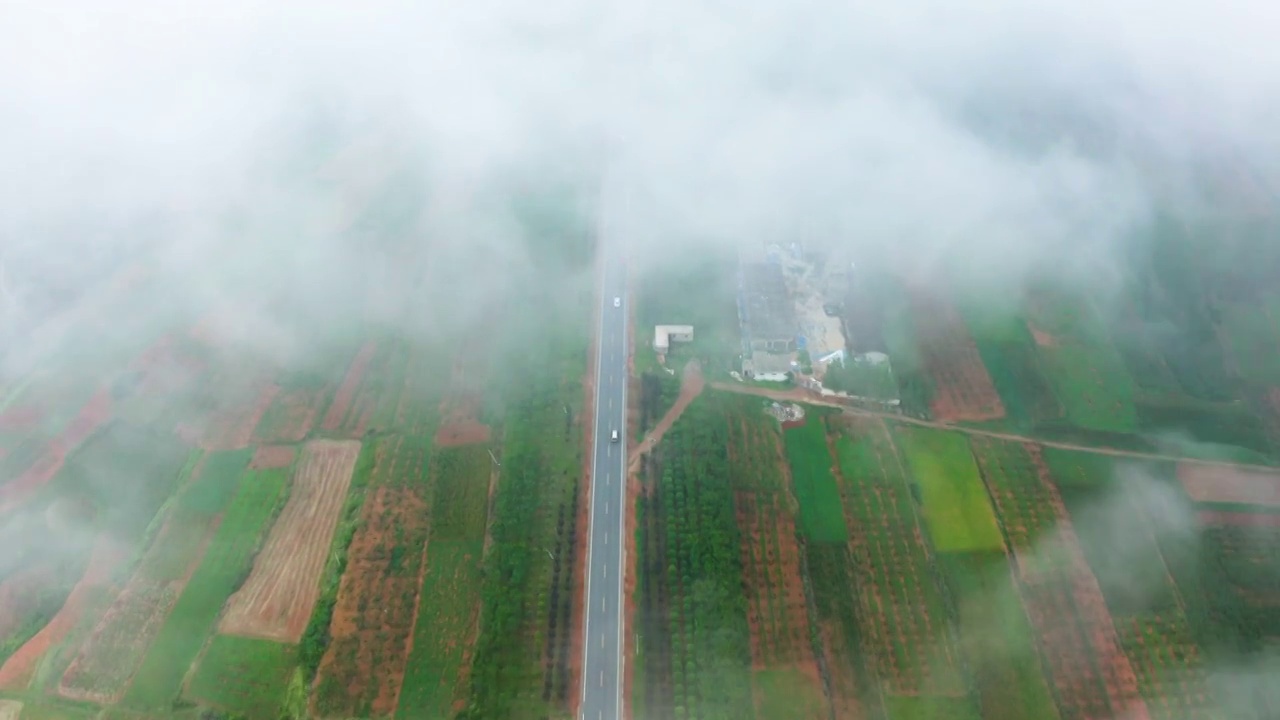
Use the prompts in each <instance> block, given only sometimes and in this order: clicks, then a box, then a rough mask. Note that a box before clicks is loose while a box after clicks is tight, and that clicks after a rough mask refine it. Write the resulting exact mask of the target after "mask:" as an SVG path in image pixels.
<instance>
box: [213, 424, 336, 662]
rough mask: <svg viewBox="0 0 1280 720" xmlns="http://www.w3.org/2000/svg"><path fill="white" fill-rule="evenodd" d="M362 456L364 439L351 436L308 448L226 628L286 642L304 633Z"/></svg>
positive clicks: (232, 601)
mask: <svg viewBox="0 0 1280 720" xmlns="http://www.w3.org/2000/svg"><path fill="white" fill-rule="evenodd" d="M359 456H360V443H359V442H356V441H351V440H339V441H334V440H314V441H312V442H310V443H308V444H307V446H306V447H305V448H304V449H303V452H302V458H301V459H300V460H299V461H298V467H297V469H296V471H295V472H294V476H293V487H292V489H291V491H290V493H289V501H288V503H286V504H285V507H284V510H283V511H282V512H281V513H280V517H279V518H278V519H277V520H276V523H275V525H273V526H272V528H271V534H270V535H269V536H268V538H267V541H266V543H265V544H264V545H263V548H262V551H261V552H260V553H259V554H258V556H257V557H256V559H255V560H254V565H253V572H251V573H250V574H249V578H248V579H247V580H245V583H244V586H243V587H241V588H240V589H239V590H237V591H236V593H235V594H234V595H233V596H232V597H231V599H230V600H229V601H228V604H227V611H226V614H225V615H224V616H223V619H222V623H221V625H220V630H221V631H222V632H224V633H228V634H231V635H248V636H250V637H262V638H267V639H272V640H279V641H282V642H297V641H298V640H299V639H300V638H301V637H302V632H303V630H305V629H306V625H307V619H308V618H309V617H311V610H312V608H313V606H314V605H315V602H316V591H317V586H318V578H319V576H320V571H321V570H322V569H323V568H324V562H325V552H326V550H327V549H328V548H329V541H330V539H332V537H333V530H334V523H335V522H337V519H338V513H339V512H340V511H341V509H342V502H343V497H344V496H345V495H346V492H347V487H348V486H349V485H350V484H351V476H352V472H353V471H354V470H355V467H356V460H357V459H358V458H359Z"/></svg>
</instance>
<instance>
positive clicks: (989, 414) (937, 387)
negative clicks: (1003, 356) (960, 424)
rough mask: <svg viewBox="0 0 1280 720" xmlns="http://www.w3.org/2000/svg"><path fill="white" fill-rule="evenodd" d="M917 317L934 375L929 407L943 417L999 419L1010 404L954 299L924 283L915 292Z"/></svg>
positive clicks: (926, 358) (918, 331)
mask: <svg viewBox="0 0 1280 720" xmlns="http://www.w3.org/2000/svg"><path fill="white" fill-rule="evenodd" d="M911 311H912V318H913V319H914V321H915V324H916V338H917V339H918V341H919V343H920V352H921V354H922V355H923V356H924V364H925V367H926V368H927V369H928V370H929V375H930V376H931V377H932V378H933V382H934V394H933V400H932V401H931V402H930V404H929V410H930V412H931V413H932V414H933V416H934V418H936V419H937V420H940V421H942V422H951V421H956V420H994V419H996V418H1002V417H1004V404H1003V403H1002V402H1000V395H999V394H998V393H997V392H996V388H995V385H994V384H992V382H991V376H990V375H988V374H987V368H986V365H984V364H983V362H982V356H981V355H979V354H978V346H977V345H976V344H974V342H973V338H972V337H971V336H970V335H969V330H968V328H966V327H965V324H964V319H963V318H961V317H960V315H959V313H957V312H956V310H955V308H954V307H952V305H951V303H949V302H947V301H945V300H944V299H942V298H941V297H939V296H938V295H936V294H935V293H932V292H930V291H928V290H925V289H923V288H916V289H913V290H912V291H911Z"/></svg>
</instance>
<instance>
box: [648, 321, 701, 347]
mask: <svg viewBox="0 0 1280 720" xmlns="http://www.w3.org/2000/svg"><path fill="white" fill-rule="evenodd" d="M672 335H677V336H684V337H687V338H691V337H693V326H692V325H654V326H653V347H654V348H657V349H661V348H666V347H670V345H671V336H672ZM677 339H678V338H677Z"/></svg>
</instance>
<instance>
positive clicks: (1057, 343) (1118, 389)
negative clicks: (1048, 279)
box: [1028, 293, 1138, 433]
mask: <svg viewBox="0 0 1280 720" xmlns="http://www.w3.org/2000/svg"><path fill="white" fill-rule="evenodd" d="M1028 322H1029V326H1030V328H1031V333H1032V335H1033V336H1034V337H1035V340H1036V346H1037V347H1036V350H1037V353H1038V354H1039V356H1040V358H1041V362H1042V367H1044V370H1045V376H1046V377H1047V378H1048V379H1049V382H1050V383H1051V384H1052V386H1053V388H1054V393H1055V394H1056V395H1057V398H1058V401H1059V402H1061V403H1062V406H1063V408H1064V409H1065V411H1066V417H1067V419H1068V420H1069V421H1070V422H1072V423H1073V424H1075V425H1076V426H1078V427H1081V428H1084V429H1087V430H1098V431H1105V432H1118V433H1123V432H1132V431H1133V430H1134V429H1136V428H1137V425H1138V417H1137V411H1136V409H1135V407H1134V387H1133V379H1132V378H1131V377H1130V375H1129V371H1128V368H1126V367H1125V364H1124V361H1123V359H1121V357H1120V354H1119V352H1118V351H1117V350H1116V348H1115V346H1114V345H1113V344H1112V342H1111V339H1110V338H1109V337H1108V335H1107V333H1106V332H1105V328H1104V327H1103V326H1102V324H1101V319H1100V318H1099V317H1098V316H1097V311H1096V310H1095V308H1094V307H1093V306H1092V304H1090V303H1089V302H1088V300H1087V299H1085V298H1082V297H1077V298H1067V297H1059V296H1058V295H1057V294H1054V293H1046V294H1044V295H1043V296H1042V297H1040V298H1037V301H1036V302H1033V303H1031V305H1030V313H1029V320H1028Z"/></svg>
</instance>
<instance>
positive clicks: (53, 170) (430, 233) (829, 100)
mask: <svg viewBox="0 0 1280 720" xmlns="http://www.w3.org/2000/svg"><path fill="white" fill-rule="evenodd" d="M1153 12H1157V14H1158V15H1159V18H1160V21H1159V22H1158V23H1155V22H1152V13H1153ZM1272 12H1273V11H1272V10H1270V9H1269V8H1267V7H1266V6H1265V4H1259V3H1249V2H1234V3H1228V4H1214V5H1213V7H1212V8H1210V7H1209V6H1208V5H1205V4H1199V3H1175V4H1172V5H1171V4H1169V3H1162V4H1160V5H1159V6H1155V5H1150V4H1145V5H1144V4H1141V3H1138V4H1133V3H1129V4H1122V5H1121V6H1118V7H1116V6H1111V5H1105V4H1095V5H1086V6H1080V5H1079V4H1076V3H1066V2H1037V3H1032V4H1029V5H1028V4H1025V3H1010V2H993V3H988V4H986V5H984V6H982V7H981V8H964V9H958V8H953V7H952V6H950V5H948V4H946V3H934V2H919V1H914V2H908V3H905V4H904V3H896V4H894V5H893V6H892V7H891V8H890V7H878V8H856V9H855V8H843V7H837V6H834V5H831V4H829V3H814V2H802V3H799V4H797V3H793V2H785V3H784V2H773V1H772V0H755V1H753V2H751V3H749V4H747V5H733V6H728V5H723V6H722V5H717V4H714V3H692V4H690V3H687V2H659V3H657V4H654V3H645V4H643V5H634V4H609V3H606V4H600V3H595V2H581V1H578V0H567V1H563V2H556V3H552V4H551V5H547V4H545V3H544V4H539V5H536V6H525V5H521V4H518V3H517V4H513V3H504V2H493V1H492V0H489V1H486V2H480V3H466V4H464V5H458V4H456V3H455V4H449V3H410V2H389V1H386V0H380V1H375V2H371V3H361V4H360V5H359V7H358V8H357V7H356V6H347V5H344V4H340V3H320V4H315V3H297V2H283V3H271V4H267V5H263V4H261V3H250V2H243V1H239V0H233V1H232V2H225V3H204V4H200V5H198V6H188V5H182V6H178V5H173V4H171V3H161V2H131V3H123V4H121V3H117V4H112V5H110V6H102V5H100V4H98V3H91V2H50V3H11V4H9V6H8V7H7V8H6V9H5V11H4V23H3V29H0V33H2V36H0V40H2V41H3V42H0V48H3V49H0V68H2V69H0V90H2V91H3V97H4V98H5V106H6V112H5V113H4V114H3V120H0V123H2V124H3V125H2V127H0V131H2V132H0V152H2V153H3V156H4V157H5V158H6V162H5V164H4V169H3V170H2V171H0V172H2V173H3V176H2V177H3V180H2V182H3V185H0V187H3V188H4V194H3V200H2V201H0V203H2V204H0V217H2V218H3V225H0V231H2V232H3V234H4V235H3V238H4V245H3V247H4V253H5V259H4V271H5V273H4V281H5V283H4V289H5V293H4V297H5V303H6V308H5V312H6V318H7V324H15V325H24V326H25V324H26V323H29V322H31V319H32V316H33V315H35V316H38V315H39V313H41V312H42V311H43V310H44V306H45V305H46V303H44V302H42V298H43V297H44V295H45V294H46V293H49V292H54V293H58V292H63V293H65V292H71V290H69V289H68V288H75V287H77V286H79V285H81V284H84V283H87V282H89V281H91V280H92V279H93V278H94V277H95V275H96V274H97V273H96V271H97V270H99V269H101V268H105V267H110V266H111V265H112V264H113V263H115V262H118V261H120V260H121V259H123V258H127V257H133V256H135V255H136V254H138V253H148V254H151V255H153V256H155V257H157V258H158V259H159V261H160V263H161V267H162V268H163V269H164V271H167V273H169V275H170V279H171V282H170V284H169V285H168V286H167V287H166V295H165V302H164V303H163V305H164V306H165V308H166V309H172V308H173V307H175V306H176V307H180V308H183V309H184V310H189V311H191V312H193V313H194V312H202V311H203V310H204V309H205V307H206V306H207V305H208V304H209V303H210V301H212V300H214V299H222V300H226V299H227V298H226V296H227V295H232V294H233V295H234V296H235V298H236V301H235V302H236V303H238V304H240V305H242V306H243V308H244V309H245V310H246V311H248V312H251V313H252V314H255V315H258V316H261V317H259V318H258V319H256V320H255V322H259V323H263V324H264V325H263V332H262V333H258V335H259V337H257V338H243V339H245V340H246V341H250V340H251V339H254V340H256V341H257V342H258V343H259V344H262V343H266V344H268V345H269V344H270V343H269V342H268V341H267V339H266V338H265V337H262V336H267V335H272V336H275V335H280V333H277V332H269V331H267V328H270V327H271V318H272V316H273V314H274V312H275V308H274V305H275V301H276V300H277V299H278V298H274V297H272V299H271V300H270V301H268V297H270V296H269V295H268V294H267V289H266V287H265V286H267V285H272V284H279V283H281V282H284V284H285V286H286V287H287V293H286V294H288V295H289V296H291V297H292V299H294V300H296V301H299V302H301V304H302V305H303V306H305V307H309V308H312V309H317V310H319V309H322V311H321V314H325V315H328V314H330V313H338V314H341V313H343V312H346V311H349V309H350V307H352V303H351V302H349V300H350V298H345V297H344V296H343V295H342V294H341V293H337V294H335V293H334V290H333V289H334V287H335V286H338V285H350V278H352V277H355V278H364V279H367V280H369V281H370V282H373V283H375V284H377V285H380V286H381V287H383V289H384V290H386V291H387V292H389V293H390V295H391V296H392V297H394V296H395V295H396V292H395V289H397V288H407V287H409V286H411V285H413V284H414V283H416V282H417V280H418V278H419V277H420V276H423V275H425V276H426V277H429V278H430V280H431V283H430V284H432V285H451V286H452V291H451V292H447V293H443V294H442V297H443V298H454V297H457V296H458V294H457V292H456V291H457V290H460V289H461V288H462V287H463V286H465V287H466V288H470V289H471V290H472V291H479V292H483V288H485V287H486V285H487V284H490V283H492V284H494V285H500V284H501V283H502V282H503V278H504V276H505V275H506V274H507V273H510V272H515V271H516V269H517V268H519V267H520V266H521V265H523V264H524V263H525V262H526V261H527V256H528V255H529V254H530V253H536V252H538V250H537V248H536V247H530V246H529V245H528V243H526V242H525V241H524V238H523V237H522V231H521V228H520V226H519V225H518V224H517V223H514V222H511V221H510V219H509V218H506V219H504V218H505V217H506V215H507V214H508V213H509V208H508V205H509V203H508V202H507V201H508V200H509V199H510V196H512V195H517V194H519V188H520V187H521V186H520V185H519V184H518V183H513V182H512V178H523V179H525V180H526V181H532V182H535V183H537V182H542V181H544V180H545V179H547V178H548V176H549V175H550V176H554V177H557V178H560V179H563V181H564V182H566V183H568V184H569V185H572V186H573V187H575V188H576V189H577V190H578V191H579V192H580V194H582V195H584V196H586V197H588V198H590V197H591V196H592V195H594V194H595V192H596V188H597V187H598V186H599V185H600V178H601V176H602V174H603V173H604V168H608V173H607V174H608V176H609V177H610V178H611V180H612V181H613V182H615V183H617V186H618V188H619V190H618V191H617V193H616V195H611V196H610V197H611V198H612V199H613V201H616V203H615V202H612V201H611V203H610V205H609V208H608V214H609V215H610V216H611V218H612V220H613V225H612V227H614V228H615V229H616V232H618V233H619V234H621V235H625V236H626V237H628V238H634V239H635V240H636V246H635V253H636V254H637V255H640V256H641V258H642V259H652V258H650V257H647V256H649V255H657V254H660V253H667V252H674V251H679V252H684V253H688V252H690V250H691V248H693V247H696V246H697V245H696V243H718V244H726V245H727V244H730V243H736V242H740V241H744V240H752V241H754V240H775V239H779V238H785V239H792V238H794V239H800V240H804V241H807V242H811V243H814V244H833V245H841V246H845V245H852V246H856V247H859V248H875V249H885V248H891V249H892V250H893V251H894V252H895V253H896V254H901V255H902V256H904V257H906V258H909V259H910V261H911V262H915V261H922V262H923V261H928V260H929V259H931V258H939V257H942V256H943V254H944V253H948V251H949V250H951V249H955V248H963V252H962V253H961V255H960V258H961V259H962V262H963V263H966V264H968V265H971V267H970V268H969V270H971V271H972V272H973V273H976V274H978V275H980V276H981V277H982V278H983V279H984V280H985V281H988V282H993V283H1004V282H1012V281H1015V280H1016V279H1017V278H1019V277H1020V276H1021V275H1022V274H1023V273H1024V272H1025V271H1026V270H1027V269H1028V268H1029V267H1032V266H1035V265H1037V264H1039V263H1044V262H1046V261H1047V262H1048V263H1049V264H1050V267H1054V268H1055V269H1058V270H1067V269H1071V268H1072V267H1073V266H1072V265H1069V264H1066V265H1064V264H1063V263H1064V261H1065V260H1067V259H1068V258H1076V257H1079V256H1081V255H1083V256H1085V257H1088V258H1091V259H1093V260H1095V261H1097V260H1102V261H1104V262H1105V261H1107V260H1109V259H1113V258H1114V257H1115V256H1116V255H1117V251H1116V246H1118V245H1120V244H1123V243H1124V241H1125V239H1126V238H1128V237H1129V236H1131V235H1133V234H1134V233H1135V232H1136V229H1140V228H1141V227H1142V226H1143V225H1144V224H1146V223H1148V222H1149V221H1150V219H1151V214H1152V205H1153V203H1157V202H1159V203H1164V202H1168V200H1169V193H1172V194H1173V196H1174V197H1176V198H1179V199H1186V200H1189V199H1191V198H1193V197H1194V193H1195V188H1193V187H1191V186H1190V185H1191V181H1190V180H1185V179H1184V178H1185V177H1186V175H1185V174H1186V173H1189V172H1190V171H1191V170H1193V169H1194V168H1195V165H1194V163H1196V162H1197V161H1200V160H1207V159H1212V160H1219V159H1223V158H1225V159H1226V162H1228V163H1231V162H1237V161H1239V160H1244V159H1247V160H1248V161H1249V162H1250V163H1252V164H1254V165H1255V166H1257V167H1261V168H1269V167H1272V164H1271V163H1272V161H1273V159H1274V156H1275V150H1276V149H1275V148H1274V147H1272V146H1270V145H1268V142H1270V143H1271V145H1274V141H1273V140H1268V138H1269V137H1270V135H1271V133H1270V132H1269V127H1270V126H1269V124H1268V123H1269V119H1270V118H1271V117H1272V113H1273V112H1274V110H1275V101H1276V93H1275V90H1276V88H1275V83H1276V82H1277V81H1276V80H1275V78H1277V77H1280V72H1277V67H1276V66H1277V63H1278V60H1277V57H1276V55H1277V54H1276V53H1275V52H1274V51H1273V49H1272V48H1271V47H1270V43H1269V40H1268V38H1267V35H1266V32H1265V30H1264V28H1265V27H1267V23H1266V22H1265V20H1266V19H1267V18H1268V17H1270V15H1269V13H1272ZM379 142H381V143H383V144H382V145H381V146H379V144H378V143H379ZM361 143H364V145H363V146H362V147H366V148H368V149H367V150H365V152H364V157H363V158H362V159H361V160H362V161H363V162H364V163H365V164H366V166H369V168H368V170H367V172H368V173H370V174H372V175H373V176H374V177H373V178H372V181H374V182H376V180H377V177H376V176H377V174H378V173H379V172H383V173H385V172H386V171H387V168H388V166H391V167H392V168H394V169H397V170H400V169H403V168H401V167H400V166H403V165H409V166H411V168H412V171H413V172H414V173H415V174H416V175H417V176H418V181H417V183H416V184H415V185H413V188H412V190H411V191H410V192H412V193H413V198H412V199H413V200H415V201H416V202H417V203H419V204H420V205H421V206H422V213H421V217H419V218H417V219H416V220H415V223H416V227H415V228H414V230H413V231H412V232H410V233H406V235H408V236H410V237H412V238H414V240H413V241H410V240H408V239H407V238H399V239H393V240H390V241H386V242H385V243H377V244H379V245H382V246H385V247H388V250H387V253H388V254H379V253H378V252H373V251H371V249H370V245H372V244H375V243H374V242H373V240H372V239H371V238H369V237H365V236H362V235H360V234H358V233H344V232H343V223H342V220H341V218H340V215H341V213H340V212H336V211H335V204H337V203H338V202H339V198H344V197H346V198H348V199H349V200H350V201H351V202H358V200H356V199H354V198H349V197H348V196H349V195H353V194H356V193H358V192H359V190H358V188H356V187H352V186H357V185H359V179H358V177H357V176H356V173H354V172H351V171H345V172H344V171H337V172H335V173H334V174H336V175H339V178H338V179H336V180H335V183H336V184H337V185H339V186H340V187H338V188H334V187H332V186H328V187H322V186H321V182H320V180H319V179H318V178H317V177H316V175H317V173H316V171H317V169H318V167H319V166H320V165H321V164H322V163H323V161H324V160H326V159H328V158H329V157H330V156H331V155H332V154H333V152H334V151H336V150H337V149H338V148H341V147H347V146H351V145H358V146H359V145H360V144H361ZM353 152H354V153H356V154H360V151H359V150H353ZM361 160H356V162H357V163H359V162H361ZM622 188H625V191H624V190H622ZM622 196H625V197H626V200H625V202H624V201H623V200H622V199H621V198H622ZM690 242H693V243H695V244H694V245H690ZM428 245H430V246H431V247H432V248H436V249H434V250H431V251H428V250H426V249H424V247H425V246H428ZM437 258H438V260H437ZM406 259H407V260H408V262H405V260H406ZM455 268H465V270H462V271H458V270H456V269H455ZM295 273H296V274H302V275H305V276H306V277H307V278H308V279H307V281H306V282H301V281H292V280H287V279H288V278H290V276H291V275H292V274H295ZM1079 274H1080V275H1081V276H1082V278H1083V279H1084V280H1086V281H1098V282H1103V283H1105V282H1106V281H1107V280H1109V279H1111V278H1108V277H1107V276H1106V275H1104V274H1100V273H1098V272H1096V271H1095V270H1093V269H1088V270H1080V271H1079ZM460 277H466V278H467V279H466V282H465V283H460V282H459V281H458V280H459V278H460ZM374 278H377V279H376V280H375V279H374ZM49 286H52V289H50V288H49ZM155 305H156V303H152V302H147V303H146V306H145V307H143V308H139V310H140V311H144V312H148V313H150V312H154V311H155V310H156V307H155ZM457 310H458V308H456V307H455V308H451V311H454V312H456V311H457ZM428 326H430V323H428ZM250 335H251V336H252V335H253V333H250ZM285 335H286V336H287V335H288V333H285Z"/></svg>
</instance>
